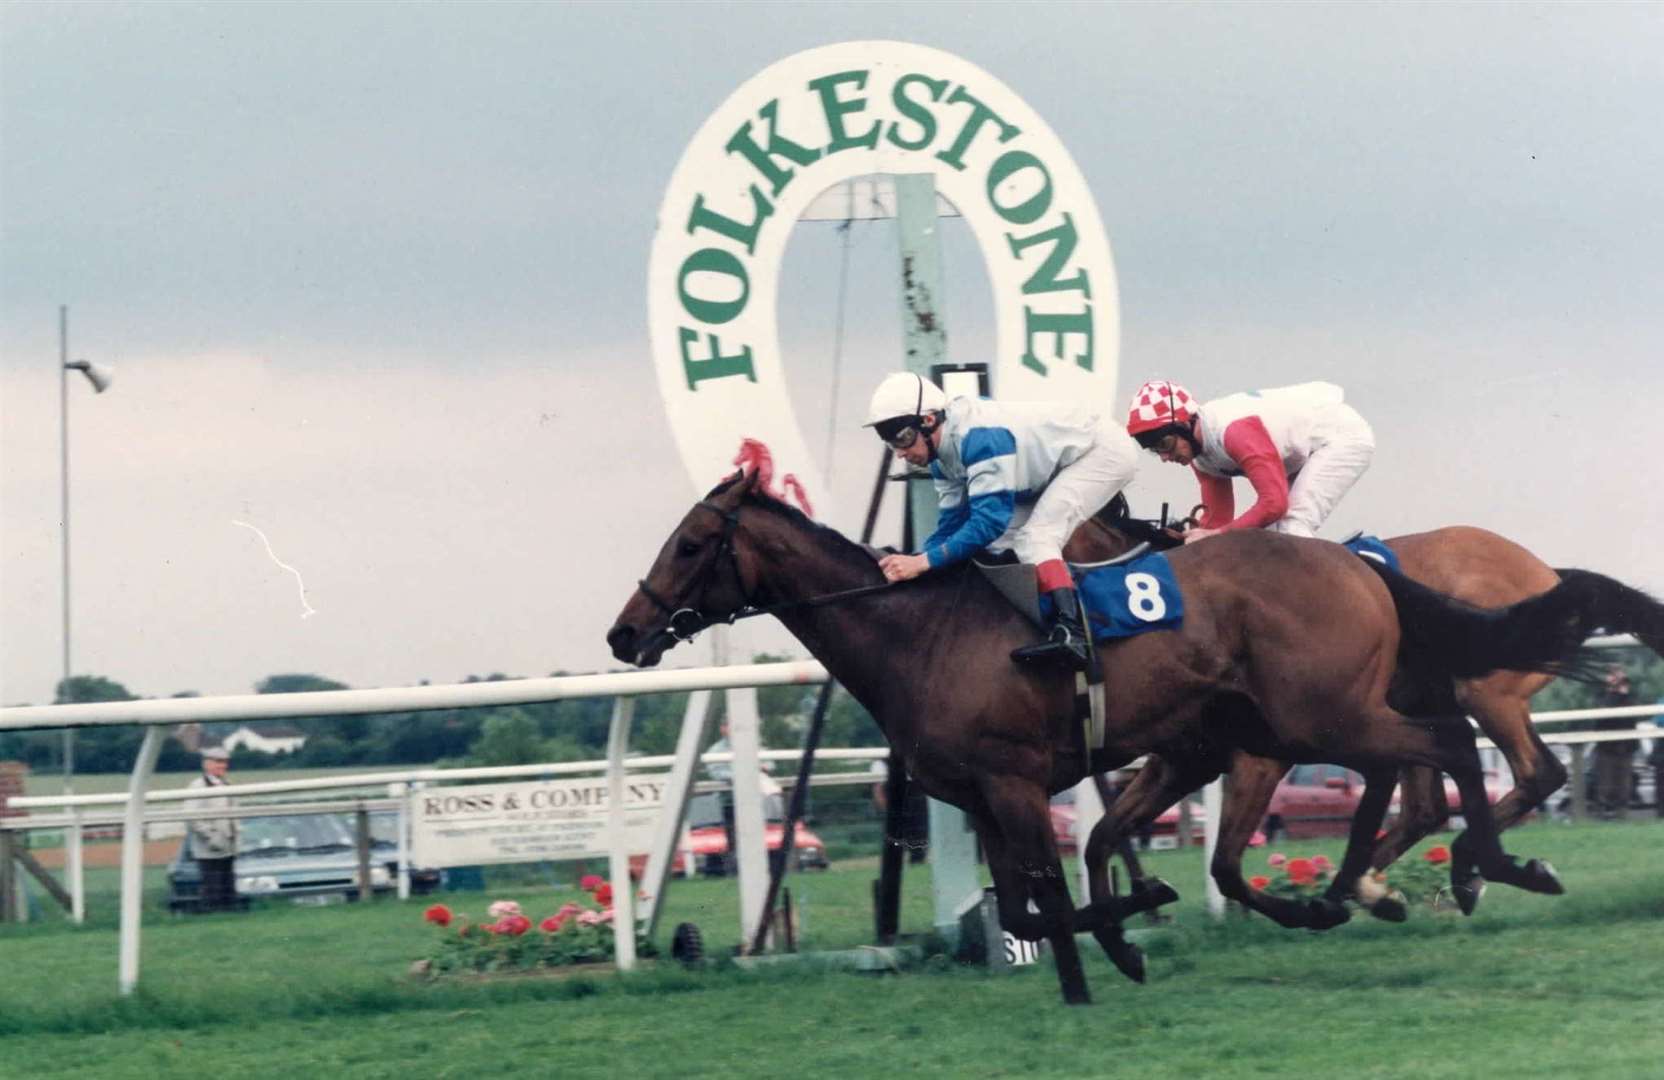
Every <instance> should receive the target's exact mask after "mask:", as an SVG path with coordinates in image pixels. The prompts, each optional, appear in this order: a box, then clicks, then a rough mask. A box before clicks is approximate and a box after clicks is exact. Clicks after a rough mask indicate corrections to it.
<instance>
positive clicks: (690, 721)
mask: <svg viewBox="0 0 1664 1080" xmlns="http://www.w3.org/2000/svg"><path fill="white" fill-rule="evenodd" d="M715 701H716V697H715V695H713V694H712V693H711V692H710V691H709V690H695V691H694V692H693V693H692V694H691V695H689V696H688V705H687V709H686V710H685V711H684V712H683V713H682V732H681V734H680V735H678V736H677V737H676V760H675V764H673V765H672V766H671V767H670V780H669V782H668V783H667V784H666V786H665V792H664V804H663V805H662V806H661V807H660V808H659V821H658V824H657V825H655V826H653V846H652V847H651V848H649V849H648V851H647V868H646V869H645V870H644V871H643V872H642V875H641V889H642V892H644V893H645V894H646V899H644V900H643V901H642V910H641V922H642V930H643V931H644V932H645V933H647V934H649V935H651V934H653V933H654V932H655V931H656V930H657V929H658V925H659V912H660V910H661V904H662V901H663V899H664V891H665V888H666V886H667V885H668V884H669V882H670V869H671V867H672V866H673V865H674V864H675V861H676V851H677V849H678V848H680V849H682V852H683V855H682V865H683V866H685V867H687V872H688V878H689V879H690V880H691V879H692V878H693V875H694V872H695V869H696V868H695V867H694V865H693V853H692V852H691V851H689V850H688V844H687V839H686V838H687V831H688V830H687V816H688V797H689V795H690V794H691V793H692V791H693V784H694V781H695V780H697V779H698V776H699V751H700V748H701V747H703V746H704V745H705V733H706V731H707V730H708V729H709V728H710V726H711V713H712V711H713V709H712V708H711V706H712V704H713V703H714V702H715Z"/></svg>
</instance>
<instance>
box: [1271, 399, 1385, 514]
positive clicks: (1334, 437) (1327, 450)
mask: <svg viewBox="0 0 1664 1080" xmlns="http://www.w3.org/2000/svg"><path fill="white" fill-rule="evenodd" d="M1374 456H1375V432H1374V431H1372V430H1370V427H1369V423H1368V422H1367V421H1366V420H1364V418H1363V417H1362V416H1359V415H1358V411H1357V410H1356V409H1354V408H1352V406H1350V405H1347V404H1345V403H1337V404H1334V405H1330V406H1328V407H1327V408H1326V409H1325V410H1324V415H1323V416H1322V417H1320V418H1319V419H1318V420H1317V421H1316V422H1315V423H1314V424H1313V425H1312V449H1311V453H1310V454H1309V455H1308V456H1307V457H1306V464H1305V465H1303V466H1302V467H1301V469H1300V472H1299V473H1298V474H1297V475H1296V476H1295V478H1294V482H1293V483H1291V484H1290V485H1289V487H1288V513H1286V514H1284V515H1283V516H1282V517H1281V518H1279V519H1278V520H1277V521H1274V522H1272V523H1271V524H1270V525H1269V526H1267V527H1268V528H1269V529H1270V530H1271V531H1272V532H1280V533H1287V534H1289V535H1290V536H1316V535H1317V530H1318V529H1319V528H1320V527H1321V526H1322V525H1323V522H1324V521H1326V520H1328V517H1329V514H1330V513H1332V512H1333V511H1334V509H1335V504H1336V503H1338V502H1340V499H1341V496H1342V495H1345V494H1346V493H1347V492H1348V491H1349V490H1351V488H1352V485H1353V484H1355V483H1357V482H1358V477H1360V476H1362V475H1363V474H1364V472H1365V470H1367V469H1368V468H1369V462H1370V459H1371V458H1373V457H1374Z"/></svg>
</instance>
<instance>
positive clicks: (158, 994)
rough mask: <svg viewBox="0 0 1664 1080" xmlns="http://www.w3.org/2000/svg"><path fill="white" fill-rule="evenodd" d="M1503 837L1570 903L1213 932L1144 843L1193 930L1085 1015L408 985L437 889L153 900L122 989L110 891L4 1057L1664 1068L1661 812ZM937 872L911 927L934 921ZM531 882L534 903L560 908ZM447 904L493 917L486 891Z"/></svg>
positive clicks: (1165, 861) (1048, 981) (10, 959)
mask: <svg viewBox="0 0 1664 1080" xmlns="http://www.w3.org/2000/svg"><path fill="white" fill-rule="evenodd" d="M1509 847H1510V848H1511V849H1512V850H1515V851H1517V852H1519V853H1521V854H1522V855H1537V856H1542V857H1546V858H1548V859H1550V860H1551V861H1553V862H1554V863H1555V865H1556V866H1557V867H1558V868H1559V869H1560V871H1561V874H1562V877H1563V878H1564V880H1565V881H1566V883H1567V886H1568V888H1569V889H1570V890H1571V894H1570V895H1568V896H1565V897H1559V898H1548V897H1537V896H1530V895H1526V894H1522V893H1519V892H1517V891H1515V890H1509V889H1503V888H1493V889H1491V890H1490V891H1489V893H1488V894H1487V895H1486V898H1485V902H1484V904H1483V905H1482V906H1481V908H1480V911H1479V912H1478V914H1477V915H1476V916H1475V917H1474V918H1472V919H1465V920H1464V919H1461V918H1458V917H1453V916H1435V915H1431V914H1420V913H1418V914H1417V915H1416V916H1414V917H1413V918H1412V921H1411V922H1410V923H1408V924H1405V925H1402V926H1392V925H1386V924H1380V923H1374V922H1371V921H1368V920H1360V921H1355V922H1353V923H1350V924H1348V925H1346V926H1343V927H1341V928H1339V929H1338V930H1336V931H1333V932H1331V933H1329V934H1326V935H1318V934H1308V933H1295V932H1290V931H1285V930H1281V929H1280V928H1277V927H1275V926H1272V925H1271V924H1269V923H1267V922H1265V921H1264V920H1258V919H1254V920H1247V919H1235V918H1233V919H1229V920H1227V921H1225V922H1224V923H1222V924H1217V925H1216V924H1212V923H1211V922H1209V921H1208V920H1206V918H1205V917H1204V916H1203V915H1202V913H1201V909H1200V897H1201V875H1200V869H1201V868H1200V859H1199V857H1198V856H1197V855H1196V854H1195V853H1194V852H1174V853H1163V854H1158V855H1153V856H1151V857H1150V861H1151V863H1152V865H1153V867H1154V869H1155V872H1157V873H1160V874H1162V875H1163V876H1165V877H1168V878H1169V880H1172V881H1173V882H1174V884H1175V885H1176V886H1178V888H1179V890H1180V892H1181V893H1182V894H1183V895H1184V897H1185V900H1184V902H1182V903H1181V904H1180V905H1178V923H1177V925H1176V926H1175V927H1173V928H1172V929H1169V930H1164V931H1162V932H1160V934H1159V935H1158V936H1156V937H1154V938H1152V939H1151V940H1150V941H1149V943H1148V946H1147V947H1148V948H1149V951H1150V982H1149V983H1148V984H1147V985H1145V986H1142V987H1138V986H1134V985H1133V984H1131V983H1128V982H1126V981H1125V980H1123V979H1121V978H1120V976H1118V975H1117V974H1115V973H1114V971H1113V970H1112V969H1111V968H1110V967H1109V965H1108V963H1107V961H1105V960H1103V959H1102V958H1101V955H1100V954H1098V953H1097V950H1096V947H1095V946H1093V945H1091V943H1090V940H1089V939H1083V945H1085V946H1090V948H1089V950H1088V952H1087V964H1088V968H1087V972H1088V977H1089V979H1090V980H1091V982H1092V987H1093V991H1094V994H1095V998H1096V1001H1095V1004H1094V1005H1093V1006H1091V1007H1089V1008H1085V1009H1065V1008H1063V1007H1062V1006H1061V1005H1060V1004H1058V996H1057V987H1056V981H1055V978H1054V976H1053V974H1052V972H1051V970H1050V967H1049V965H1047V964H1045V963H1042V965H1040V966H1039V967H1038V968H1036V969H1032V970H1029V971H1025V972H1022V973H1019V974H1016V975H1010V976H1003V977H994V976H990V975H987V974H985V973H983V972H980V971H975V970H969V969H955V968H951V967H947V968H942V969H939V970H930V971H916V972H909V973H906V974H903V975H899V976H882V977H880V976H870V975H854V974H842V973H824V972H815V971H808V970H801V969H797V970H772V971H768V972H762V973H745V972H740V971H737V970H735V969H732V968H725V969H718V970H711V971H703V972H697V973H685V972H681V971H677V970H666V969H663V968H660V969H656V970H654V971H652V972H647V973H643V974H642V975H639V976H637V977H633V978H629V979H617V978H614V977H611V976H599V977H580V978H574V979H567V980H518V981H510V982H497V983H488V984H452V985H436V986H416V985H411V984H408V983H406V982H405V981H404V980H403V979H402V978H401V976H402V973H403V971H404V969H405V967H406V965H407V964H408V962H409V960H410V959H411V958H412V957H413V956H415V955H416V954H417V953H418V952H419V951H420V948H421V945H422V943H423V942H424V940H425V939H426V936H427V933H428V930H429V928H427V927H425V926H422V925H421V924H420V921H419V920H420V911H421V907H422V906H423V905H422V904H421V903H419V902H416V901H412V902H411V903H409V904H404V905H401V904H398V903H396V902H395V903H378V904H375V905H370V906H363V907H360V906H352V907H337V908H326V909H301V908H292V907H279V908H270V909H266V910H263V911H260V912H258V913H257V914H256V915H254V916H251V917H213V918H198V919H183V918H181V919H175V918H169V917H166V916H161V915H158V916H156V917H155V918H153V919H152V920H151V921H150V924H149V925H148V926H147V930H146V938H145V957H144V963H145V969H144V976H145V977H144V987H143V990H142V992H141V993H140V994H139V995H135V997H134V998H132V999H129V1000H122V999H120V998H118V997H117V996H116V994H115V992H114V979H115V945H116V942H115V931H114V923H113V915H107V914H106V913H105V908H106V907H107V906H108V905H107V903H103V902H98V903H96V904H95V907H94V913H95V918H94V921H93V925H91V926H89V927H87V928H83V929H74V928H71V927H68V926H65V925H63V924H61V923H58V924H53V923H48V924H44V925H36V926H31V927H21V928H11V927H8V928H5V929H4V930H3V931H0V970H3V971H4V973H5V978H4V980H3V982H0V1075H7V1076H11V1075H16V1076H30V1077H34V1076H43V1077H44V1076H98V1077H125V1076H133V1077H138V1076H145V1077H155V1076H170V1077H171V1076H210V1075H214V1076H223V1075H226V1074H228V1073H229V1074H235V1075H240V1076H257V1077H263V1076H293V1075H296V1074H304V1073H308V1072H309V1073H312V1074H314V1075H325V1076H350V1077H394V1076H398V1077H408V1076H410V1075H412V1074H413V1073H419V1074H420V1075H422V1076H423V1077H462V1076H482V1077H483V1076H500V1075H503V1074H504V1073H513V1074H520V1075H556V1074H561V1075H568V1076H573V1075H575V1076H603V1075H606V1076H613V1075H620V1074H623V1075H630V1076H644V1077H659V1076H664V1077H670V1076H694V1077H700V1076H718V1075H721V1076H773V1075H777V1074H781V1073H785V1072H788V1071H792V1072H798V1073H802V1074H805V1075H810V1076H825V1075H851V1074H861V1075H871V1074H877V1073H880V1072H885V1073H893V1072H900V1073H901V1074H903V1075H922V1076H944V1077H947V1076H952V1077H994V1076H1023V1077H1035V1076H1046V1077H1051V1076H1056V1077H1075V1076H1116V1075H1127V1076H1137V1077H1138V1078H1139V1080H1162V1078H1167V1077H1173V1078H1180V1077H1182V1078H1186V1080H1190V1078H1195V1077H1212V1076H1257V1075H1291V1074H1307V1073H1311V1074H1315V1073H1319V1072H1328V1071H1331V1070H1337V1069H1338V1070H1340V1071H1342V1072H1343V1073H1345V1074H1346V1075H1347V1076H1348V1077H1404V1076H1417V1077H1446V1076H1449V1077H1457V1076H1460V1077H1464V1078H1471V1077H1488V1076H1506V1077H1509V1078H1510V1080H1514V1078H1523V1077H1535V1076H1556V1077H1562V1078H1563V1077H1566V1076H1577V1077H1589V1076H1598V1077H1657V1076H1659V1075H1664V1068H1661V1064H1664V932H1661V931H1664V889H1661V886H1664V824H1655V823H1650V822H1638V823H1630V824H1619V825H1611V824H1605V825H1596V824H1591V825H1584V826H1562V825H1554V824H1546V823H1545V824H1539V825H1533V826H1529V827H1526V828H1523V829H1520V830H1517V831H1516V832H1514V833H1511V834H1509ZM1287 850H1289V851H1290V852H1291V853H1310V852H1316V851H1322V852H1324V853H1325V854H1329V855H1330V856H1331V857H1335V856H1338V854H1339V852H1338V846H1337V845H1333V844H1309V845H1307V844H1302V845H1290V846H1289V847H1288V848H1287ZM920 869H921V868H917V867H910V868H909V876H908V881H907V886H906V888H905V890H904V896H905V900H906V904H907V909H906V911H905V912H904V916H903V925H904V926H906V927H919V928H922V927H923V926H924V925H925V924H926V923H927V922H928V914H927V912H928V895H927V890H926V888H925V882H924V875H923V874H922V873H919V872H918V871H919V870H920ZM873 876H874V870H873V866H872V860H866V861H865V862H864V863H861V864H843V865H841V866H840V867H839V868H838V869H837V870H835V871H834V872H832V873H830V874H823V875H810V876H807V877H801V878H797V879H795V882H794V890H795V891H796V892H797V893H798V894H799V895H800V898H801V899H802V901H803V902H804V904H805V912H804V918H805V923H806V925H805V936H806V939H807V941H806V944H807V945H808V946H809V947H822V948H831V947H849V946H853V945H857V944H861V943H863V942H864V941H866V940H867V939H868V934H869V930H868V927H869V925H870V919H871V917H870V911H869V909H868V907H867V899H866V898H867V895H868V892H867V890H868V882H869V881H870V880H871V878H872V877H873ZM733 893H734V890H733V886H732V885H731V884H728V883H724V882H693V883H688V884H686V885H680V884H679V885H678V886H676V887H675V888H674V889H673V890H672V893H671V896H670V900H669V916H668V918H669V919H670V920H671V921H675V920H680V919H692V920H694V921H696V922H698V923H699V924H700V925H701V927H702V928H703V929H704V930H705V933H706V937H707V940H708V941H711V942H713V943H714V942H717V941H731V940H732V939H733V938H735V937H737V925H736V916H735V913H734V912H735V906H734V895H733ZM515 895H516V896H517V898H518V899H520V900H521V902H522V903H524V904H526V906H527V907H528V909H530V910H535V911H541V909H542V908H543V907H550V908H552V907H553V906H555V905H556V904H558V903H559V901H560V899H562V898H563V894H559V893H555V892H552V891H551V890H549V889H548V888H546V887H545V888H538V889H529V888H528V889H520V890H517V891H516V893H515ZM451 899H452V902H453V903H454V904H455V905H456V906H459V907H461V908H464V909H465V910H472V911H473V912H474V913H475V914H478V909H480V908H483V906H484V904H485V903H486V902H487V901H488V900H489V899H491V897H481V896H480V895H479V894H467V895H458V896H454V897H452V898H451ZM666 925H667V926H668V925H669V923H667V924H666Z"/></svg>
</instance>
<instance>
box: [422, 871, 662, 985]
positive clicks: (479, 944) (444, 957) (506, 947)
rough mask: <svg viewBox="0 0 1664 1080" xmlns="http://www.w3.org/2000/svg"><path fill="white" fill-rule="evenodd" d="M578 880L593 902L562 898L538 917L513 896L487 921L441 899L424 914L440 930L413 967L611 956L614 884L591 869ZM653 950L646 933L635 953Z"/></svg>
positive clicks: (426, 972)
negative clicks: (474, 918)
mask: <svg viewBox="0 0 1664 1080" xmlns="http://www.w3.org/2000/svg"><path fill="white" fill-rule="evenodd" d="M579 884H580V886H581V887H582V888H583V889H584V891H585V892H586V893H587V894H588V896H587V897H586V899H588V900H589V901H590V902H591V903H592V904H593V906H589V905H586V904H581V903H567V904H563V905H562V906H561V907H560V909H559V910H557V911H555V912H554V913H553V914H550V915H548V916H545V917H544V918H542V919H540V920H538V921H536V922H533V921H532V918H531V916H529V915H527V914H526V913H525V912H524V911H522V910H521V907H520V904H519V903H518V902H516V901H514V900H498V901H496V902H495V903H493V904H492V905H491V906H490V907H489V908H488V909H487V910H486V914H487V916H488V917H489V919H490V921H488V922H478V923H476V922H471V921H470V920H469V918H468V916H467V915H466V914H463V913H462V912H458V911H453V910H452V909H451V908H449V907H447V906H446V905H444V904H434V905H433V906H432V907H430V908H428V909H427V910H426V911H425V912H423V913H422V918H423V919H424V920H425V921H426V922H428V923H430V924H432V925H433V926H434V927H436V928H437V929H438V931H439V936H438V938H437V940H436V941H435V942H434V944H433V946H432V947H431V948H430V949H429V950H428V952H427V954H426V955H425V956H423V957H421V958H420V959H418V960H417V961H416V963H415V964H414V965H412V972H413V973H415V974H419V975H423V976H426V977H429V978H433V977H437V976H441V975H457V974H484V973H504V972H524V971H537V970H546V969H555V968H565V967H572V966H574V965H578V964H596V963H605V962H607V961H610V960H611V959H612V958H613V955H614V953H615V951H616V946H615V939H614V929H613V908H612V886H611V885H609V884H607V883H606V882H605V881H603V880H601V879H600V878H599V877H596V876H595V875H593V874H592V875H589V876H587V877H585V878H584V879H583V881H581V882H580V883H579ZM653 951H654V950H653V948H652V945H651V943H649V942H648V941H647V940H646V939H644V938H640V939H638V940H637V942H636V952H637V954H638V955H640V956H651V955H652V954H653Z"/></svg>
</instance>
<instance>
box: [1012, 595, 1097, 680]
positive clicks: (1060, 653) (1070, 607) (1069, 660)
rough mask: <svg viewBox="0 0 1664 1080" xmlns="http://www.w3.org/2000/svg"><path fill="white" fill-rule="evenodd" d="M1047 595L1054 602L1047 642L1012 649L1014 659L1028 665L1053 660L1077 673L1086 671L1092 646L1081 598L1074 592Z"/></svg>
mask: <svg viewBox="0 0 1664 1080" xmlns="http://www.w3.org/2000/svg"><path fill="white" fill-rule="evenodd" d="M1046 595H1047V596H1050V597H1051V598H1052V620H1051V630H1050V631H1049V632H1048V633H1047V635H1046V640H1045V641H1042V642H1040V643H1038V644H1036V645H1024V646H1023V647H1022V648H1020V649H1012V650H1011V659H1013V660H1017V661H1020V662H1024V663H1026V662H1029V661H1035V660H1053V661H1058V662H1060V663H1063V664H1067V665H1068V666H1069V667H1071V668H1073V669H1074V670H1076V671H1085V670H1086V669H1087V666H1088V665H1089V664H1090V663H1091V654H1090V653H1089V652H1088V651H1087V650H1088V648H1089V646H1088V645H1087V642H1086V626H1085V623H1084V620H1083V619H1082V617H1081V610H1080V594H1079V593H1077V592H1075V590H1074V589H1053V590H1052V591H1051V592H1049V593H1047V594H1046Z"/></svg>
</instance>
